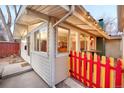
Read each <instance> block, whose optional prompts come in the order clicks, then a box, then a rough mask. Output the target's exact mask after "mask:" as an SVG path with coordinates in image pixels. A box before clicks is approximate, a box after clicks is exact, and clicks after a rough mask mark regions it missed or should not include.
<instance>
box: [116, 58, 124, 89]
mask: <svg viewBox="0 0 124 93" xmlns="http://www.w3.org/2000/svg"><path fill="white" fill-rule="evenodd" d="M121 86H122V62H121V61H120V59H119V60H118V61H117V65H116V76H115V87H116V88H120V87H121Z"/></svg>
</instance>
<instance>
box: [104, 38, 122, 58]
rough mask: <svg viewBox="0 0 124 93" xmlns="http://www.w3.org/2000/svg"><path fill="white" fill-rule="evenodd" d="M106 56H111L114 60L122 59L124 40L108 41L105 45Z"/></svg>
mask: <svg viewBox="0 0 124 93" xmlns="http://www.w3.org/2000/svg"><path fill="white" fill-rule="evenodd" d="M105 51H106V52H105V54H106V56H111V57H114V58H121V57H122V40H121V39H116V40H106V44H105Z"/></svg>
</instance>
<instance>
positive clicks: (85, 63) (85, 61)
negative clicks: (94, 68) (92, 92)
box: [83, 53, 87, 86]
mask: <svg viewBox="0 0 124 93" xmlns="http://www.w3.org/2000/svg"><path fill="white" fill-rule="evenodd" d="M83 66H84V82H83V83H84V85H85V86H87V81H86V79H87V70H86V66H87V56H86V53H84V65H83Z"/></svg>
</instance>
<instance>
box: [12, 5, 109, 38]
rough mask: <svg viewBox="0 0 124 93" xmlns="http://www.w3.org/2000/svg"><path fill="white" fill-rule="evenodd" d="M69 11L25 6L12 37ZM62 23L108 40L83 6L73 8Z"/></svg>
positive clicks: (64, 7)
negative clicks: (50, 17)
mask: <svg viewBox="0 0 124 93" xmlns="http://www.w3.org/2000/svg"><path fill="white" fill-rule="evenodd" d="M69 11H70V7H69V6H68V5H65V6H63V5H54V6H52V5H29V6H26V8H25V9H24V11H23V13H22V14H21V15H20V16H19V17H17V18H18V19H17V20H16V24H15V31H14V36H19V34H20V33H25V31H26V30H25V29H27V27H28V26H31V25H34V24H38V23H42V22H44V21H45V20H44V19H48V16H52V17H55V18H56V19H61V18H62V17H63V16H65V15H66V14H67V13H68V12H69ZM64 22H66V23H67V24H69V25H72V26H74V27H76V28H79V29H81V31H83V32H87V33H89V34H92V35H95V36H98V37H105V38H106V39H109V36H108V35H107V34H106V33H105V31H103V30H102V28H101V27H100V26H99V24H98V23H97V21H96V20H95V19H94V18H93V17H92V16H91V15H89V13H88V12H87V11H86V10H85V9H84V8H83V6H79V5H78V6H75V11H74V12H73V14H72V15H71V16H70V17H68V18H67V19H66V20H65V21H64ZM38 26H39V25H38ZM20 27H21V29H20Z"/></svg>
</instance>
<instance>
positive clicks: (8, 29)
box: [0, 8, 14, 41]
mask: <svg viewBox="0 0 124 93" xmlns="http://www.w3.org/2000/svg"><path fill="white" fill-rule="evenodd" d="M0 16H1V19H2V22H3V25H4V28H5V31H6V32H7V34H8V38H9V40H10V41H14V39H13V36H12V32H11V30H10V28H9V27H8V25H7V24H6V21H5V17H4V15H3V12H2V10H1V8H0Z"/></svg>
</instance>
